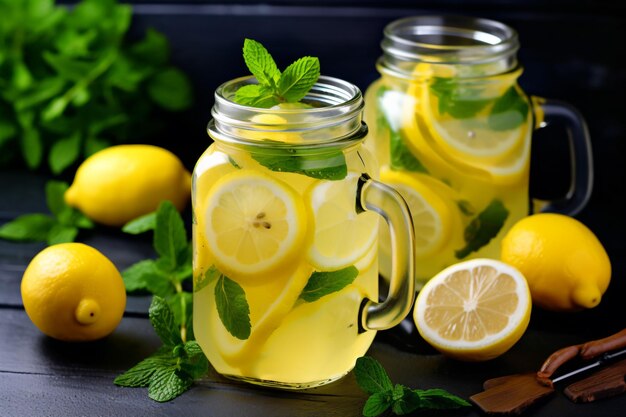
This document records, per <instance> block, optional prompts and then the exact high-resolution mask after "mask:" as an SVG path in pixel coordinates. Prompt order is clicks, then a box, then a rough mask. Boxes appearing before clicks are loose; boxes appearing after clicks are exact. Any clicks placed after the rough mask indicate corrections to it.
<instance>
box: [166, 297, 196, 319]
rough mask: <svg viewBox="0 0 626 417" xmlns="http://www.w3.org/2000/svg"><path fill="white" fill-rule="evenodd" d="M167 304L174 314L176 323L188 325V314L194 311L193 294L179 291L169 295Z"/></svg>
mask: <svg viewBox="0 0 626 417" xmlns="http://www.w3.org/2000/svg"><path fill="white" fill-rule="evenodd" d="M166 300H167V305H169V306H170V310H171V311H172V314H173V315H174V323H176V325H177V326H181V325H183V324H184V325H186V324H187V318H188V316H191V313H192V303H193V295H192V294H191V293H189V292H186V291H182V292H177V293H176V294H173V295H171V296H169V297H167V299H166Z"/></svg>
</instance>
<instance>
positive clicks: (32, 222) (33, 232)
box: [0, 214, 56, 242]
mask: <svg viewBox="0 0 626 417" xmlns="http://www.w3.org/2000/svg"><path fill="white" fill-rule="evenodd" d="M55 224H56V221H55V220H54V219H53V218H52V217H50V216H48V215H46V214H24V215H22V216H19V217H17V218H16V219H14V220H13V221H11V222H9V223H5V224H3V225H2V226H0V238H2V239H7V240H15V241H19V242H42V241H43V242H45V241H46V240H47V239H48V235H49V233H50V230H51V229H52V227H53V226H54V225H55Z"/></svg>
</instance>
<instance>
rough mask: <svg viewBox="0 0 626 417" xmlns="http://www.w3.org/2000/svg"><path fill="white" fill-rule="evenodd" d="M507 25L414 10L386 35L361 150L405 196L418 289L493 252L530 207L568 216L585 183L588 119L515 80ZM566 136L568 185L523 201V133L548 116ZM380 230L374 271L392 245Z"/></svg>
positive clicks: (581, 201) (527, 136) (512, 38)
mask: <svg viewBox="0 0 626 417" xmlns="http://www.w3.org/2000/svg"><path fill="white" fill-rule="evenodd" d="M518 48H519V42H518V37H517V34H516V32H515V31H514V30H513V29H512V28H510V27H508V26H506V25H504V24H502V23H499V22H496V21H493V20H487V19H476V18H465V17H449V16H420V17H411V18H406V19H401V20H398V21H395V22H392V23H391V24H389V25H388V26H387V27H386V28H385V31H384V39H383V42H382V49H383V55H382V56H381V58H380V59H379V60H378V64H377V68H378V71H379V72H380V75H381V77H380V78H379V79H378V80H376V81H375V82H374V83H373V84H372V85H371V86H370V87H369V88H368V90H367V93H366V95H365V102H366V107H365V121H366V122H367V123H368V125H369V127H370V136H369V137H368V139H367V141H366V147H368V149H370V150H372V152H373V153H374V154H375V155H376V157H377V158H378V161H379V163H380V170H381V171H380V179H381V181H383V182H385V183H387V184H390V185H392V186H393V187H394V188H396V189H397V190H398V191H399V192H400V194H402V195H403V197H404V198H405V200H406V201H407V203H408V205H409V207H410V210H411V214H412V218H413V222H414V227H415V236H416V241H415V255H416V259H417V267H416V280H417V285H418V287H419V286H420V285H421V284H422V283H423V282H425V281H426V280H428V279H429V278H431V277H432V276H433V275H435V274H436V273H437V272H439V271H441V270H442V269H443V268H445V267H447V266H449V265H451V264H453V263H455V262H459V261H461V260H465V259H469V258H474V257H488V258H498V257H499V254H500V242H501V240H502V238H503V236H504V235H505V234H506V232H507V230H509V229H510V227H511V226H512V225H513V224H514V223H515V222H516V221H518V220H520V219H521V218H522V217H524V216H526V215H528V214H529V209H530V208H531V207H537V208H539V209H540V210H543V211H553V212H561V213H564V214H568V215H574V214H576V213H577V212H578V211H580V210H581V209H582V207H583V206H584V205H585V203H586V202H587V200H588V198H589V195H590V193H591V188H592V159H591V146H590V141H589V137H588V133H587V128H586V126H585V122H584V120H583V119H582V117H581V116H580V115H579V113H578V112H577V111H576V110H575V109H573V108H572V107H570V106H569V105H566V104H564V103H560V102H557V101H553V100H545V99H541V98H538V97H528V96H527V95H526V94H525V93H524V92H523V91H522V89H521V88H520V86H519V85H518V82H517V80H518V78H519V76H520V75H521V74H522V67H521V66H520V64H519V63H518V61H517V50H518ZM556 120H559V121H560V122H564V124H565V126H566V127H567V129H568V131H569V133H570V146H571V155H572V167H573V172H572V184H571V188H570V192H569V193H568V195H567V196H565V198H563V199H562V200H560V201H552V202H543V204H540V202H538V201H532V200H530V199H529V170H530V147H531V135H532V132H533V130H534V129H537V128H539V127H542V126H544V125H545V124H547V123H550V122H552V121H556ZM387 235H388V232H387V230H386V229H381V236H382V239H381V244H380V265H381V274H382V275H383V276H388V275H389V272H390V265H391V263H390V259H391V257H390V254H391V248H390V246H389V244H388V243H386V242H387V240H388V239H387V238H386V236H387Z"/></svg>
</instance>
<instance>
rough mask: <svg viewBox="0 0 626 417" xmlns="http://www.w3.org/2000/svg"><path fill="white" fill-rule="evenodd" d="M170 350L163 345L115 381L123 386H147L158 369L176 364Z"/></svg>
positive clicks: (114, 381)
mask: <svg viewBox="0 0 626 417" xmlns="http://www.w3.org/2000/svg"><path fill="white" fill-rule="evenodd" d="M169 351H170V349H165V348H163V347H162V348H161V349H159V350H158V351H157V352H156V353H154V354H152V355H151V356H148V357H147V358H146V359H144V360H142V361H141V362H139V363H138V364H137V365H135V366H133V367H132V368H130V369H129V370H128V371H126V372H124V373H123V374H121V375H118V376H117V377H116V378H115V379H114V380H113V383H114V384H115V385H119V386H122V387H147V386H148V384H149V383H150V379H151V378H152V375H154V373H155V372H156V370H157V369H159V368H164V367H171V366H173V365H175V363H176V360H175V359H174V358H172V356H171V354H170V353H169Z"/></svg>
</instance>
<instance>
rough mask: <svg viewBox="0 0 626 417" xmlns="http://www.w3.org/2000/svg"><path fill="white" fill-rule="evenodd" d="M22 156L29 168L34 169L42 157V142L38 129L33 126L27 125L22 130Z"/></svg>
mask: <svg viewBox="0 0 626 417" xmlns="http://www.w3.org/2000/svg"><path fill="white" fill-rule="evenodd" d="M20 145H21V147H22V156H23V157H24V161H26V165H27V166H28V168H30V169H35V168H37V167H38V166H39V165H40V164H41V160H42V158H43V142H42V139H41V135H40V133H39V131H38V130H37V129H36V128H34V127H27V128H25V129H24V131H23V132H22V141H21V142H20Z"/></svg>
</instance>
